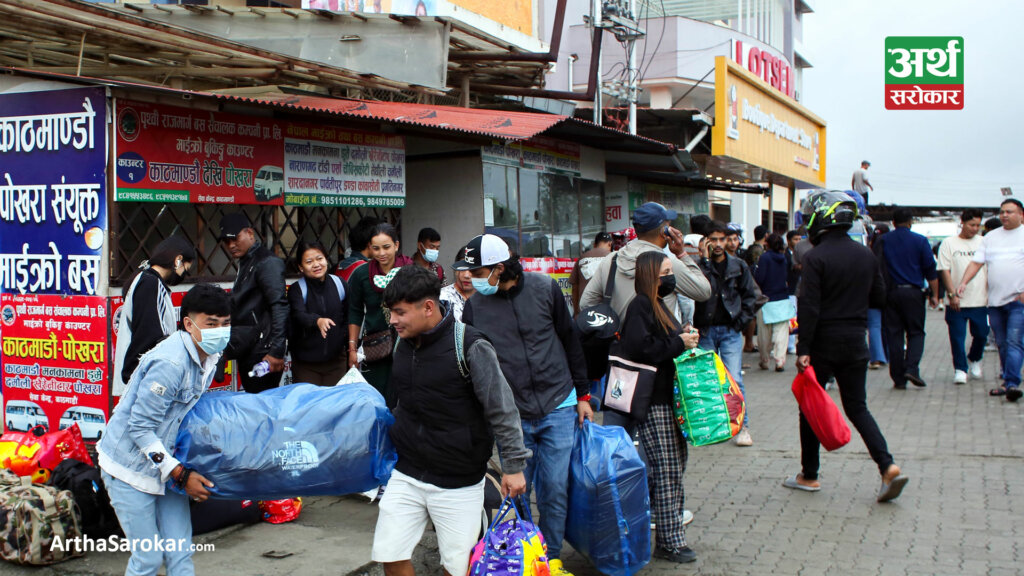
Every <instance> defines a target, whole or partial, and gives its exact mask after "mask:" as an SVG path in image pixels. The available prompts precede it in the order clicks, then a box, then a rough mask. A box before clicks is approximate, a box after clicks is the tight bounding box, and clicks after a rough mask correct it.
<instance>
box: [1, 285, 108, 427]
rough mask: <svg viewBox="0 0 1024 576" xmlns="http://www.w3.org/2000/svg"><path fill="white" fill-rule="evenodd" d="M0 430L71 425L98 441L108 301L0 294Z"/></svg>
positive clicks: (103, 411)
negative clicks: (0, 408) (0, 415)
mask: <svg viewBox="0 0 1024 576" xmlns="http://www.w3.org/2000/svg"><path fill="white" fill-rule="evenodd" d="M0 323H2V325H3V328H2V329H3V346H2V356H0V357H2V359H3V377H4V380H3V391H4V394H3V400H4V430H5V431H8V430H20V431H25V430H28V429H29V428H32V427H33V426H35V425H37V424H42V425H44V426H46V427H47V429H49V430H58V429H62V428H67V427H69V426H71V424H74V423H77V424H78V426H79V428H80V429H81V430H82V436H83V437H84V438H85V439H86V440H97V439H99V437H100V436H101V435H102V434H103V430H104V429H105V427H106V423H107V420H108V417H109V415H110V412H109V400H108V394H107V390H108V385H107V381H108V380H107V356H108V354H109V351H110V349H109V347H108V346H107V299H106V298H104V297H103V296H62V295H55V294H24V295H22V294H7V293H5V294H2V295H0Z"/></svg>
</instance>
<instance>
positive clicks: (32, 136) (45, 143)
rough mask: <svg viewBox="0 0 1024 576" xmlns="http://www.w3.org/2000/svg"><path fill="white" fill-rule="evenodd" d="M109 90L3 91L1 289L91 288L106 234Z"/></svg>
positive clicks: (90, 291) (87, 291)
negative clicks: (8, 92) (107, 104)
mask: <svg viewBox="0 0 1024 576" xmlns="http://www.w3.org/2000/svg"><path fill="white" fill-rule="evenodd" d="M106 118H107V106H106V95H105V93H104V91H103V89H97V88H82V89H71V90H52V91H45V92H22V93H13V94H3V95H0V291H2V292H4V293H10V294H28V293H31V294H69V295H71V294H73V295H94V294H97V293H98V291H99V290H100V263H101V260H102V258H103V256H102V251H101V250H102V247H103V243H104V241H105V238H106V227H107V211H106V184H105V182H106V178H105V172H104V171H105V166H106V142H107V139H106Z"/></svg>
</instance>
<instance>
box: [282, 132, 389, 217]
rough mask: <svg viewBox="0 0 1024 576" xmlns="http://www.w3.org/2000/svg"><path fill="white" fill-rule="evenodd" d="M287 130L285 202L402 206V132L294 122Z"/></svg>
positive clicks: (306, 204)
mask: <svg viewBox="0 0 1024 576" xmlns="http://www.w3.org/2000/svg"><path fill="white" fill-rule="evenodd" d="M285 134H286V136H287V137H286V138H285V141H284V178H285V182H284V189H285V204H288V205H290V206H385V207H391V208H401V207H402V206H405V138H404V137H402V136H396V135H394V134H374V133H371V132H359V131H354V130H339V129H337V128H332V127H325V126H313V125H310V124H294V123H293V124H289V125H288V126H287V128H286V129H285Z"/></svg>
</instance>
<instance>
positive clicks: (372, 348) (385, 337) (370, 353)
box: [362, 327, 395, 362]
mask: <svg viewBox="0 0 1024 576" xmlns="http://www.w3.org/2000/svg"><path fill="white" fill-rule="evenodd" d="M362 347H363V355H364V356H365V357H366V361H367V362H376V361H378V360H383V359H385V358H388V357H389V356H391V353H392V351H393V350H394V347H395V335H394V332H392V330H391V328H390V327H389V328H388V329H386V330H381V331H379V332H370V333H368V334H364V335H363V341H362Z"/></svg>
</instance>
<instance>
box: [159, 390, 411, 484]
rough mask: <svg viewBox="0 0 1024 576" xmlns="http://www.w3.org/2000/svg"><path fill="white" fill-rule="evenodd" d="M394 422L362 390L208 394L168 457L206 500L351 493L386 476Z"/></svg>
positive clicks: (378, 400)
mask: <svg viewBox="0 0 1024 576" xmlns="http://www.w3.org/2000/svg"><path fill="white" fill-rule="evenodd" d="M393 422H394V417H392V416H391V413H390V412H389V411H388V409H387V406H385V404H384V398H383V397H382V396H381V395H380V393H379V392H377V391H376V390H374V389H373V387H372V386H370V385H368V384H346V385H343V386H333V387H330V388H325V387H321V386H314V385H312V384H295V385H292V386H284V387H282V388H274V389H272V390H267V391H265V392H261V393H260V394H249V393H246V392H214V393H211V394H207V395H204V396H203V397H202V398H200V399H199V401H198V402H197V403H196V405H195V407H194V408H193V409H192V410H191V411H190V412H189V413H188V415H187V416H186V417H185V419H184V420H183V421H182V423H181V428H180V430H179V432H178V440H177V442H176V445H175V451H174V456H175V457H176V458H177V459H178V460H180V461H181V462H182V463H184V464H185V465H186V466H188V467H190V468H193V469H195V470H196V471H198V472H199V473H200V474H202V475H203V476H205V477H206V478H207V479H209V480H210V481H211V482H213V483H214V487H213V488H212V489H211V490H210V492H211V494H212V496H211V497H212V498H221V499H233V500H244V499H251V500H279V499H282V498H292V497H295V496H319V495H340V494H352V493H356V492H364V491H366V490H369V489H371V488H376V487H378V486H381V485H383V484H387V481H388V479H389V478H390V477H391V470H392V469H393V468H394V467H395V462H397V461H398V455H397V453H396V452H395V447H394V445H392V443H391V439H390V438H389V437H388V429H389V428H390V427H391V424H392V423H393ZM179 491H180V490H179Z"/></svg>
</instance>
